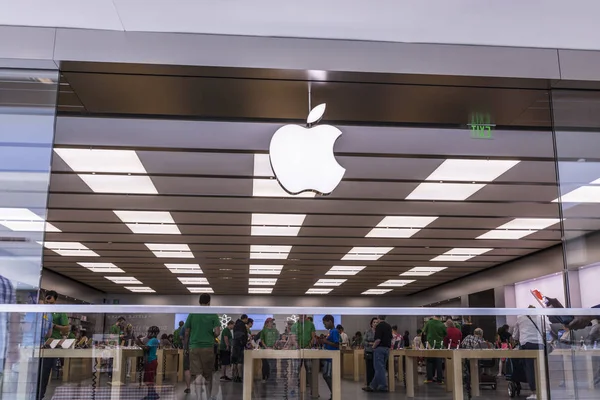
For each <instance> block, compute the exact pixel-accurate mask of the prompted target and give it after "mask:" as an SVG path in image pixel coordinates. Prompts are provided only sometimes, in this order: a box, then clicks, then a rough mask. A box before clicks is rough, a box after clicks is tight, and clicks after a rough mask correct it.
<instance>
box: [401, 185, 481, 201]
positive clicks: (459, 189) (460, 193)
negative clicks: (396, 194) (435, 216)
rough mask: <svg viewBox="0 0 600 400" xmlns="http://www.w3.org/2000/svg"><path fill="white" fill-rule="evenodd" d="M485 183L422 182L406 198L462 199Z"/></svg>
mask: <svg viewBox="0 0 600 400" xmlns="http://www.w3.org/2000/svg"><path fill="white" fill-rule="evenodd" d="M484 186H485V184H478V183H432V182H431V183H430V182H427V183H421V184H419V186H417V187H416V188H415V190H413V191H412V193H411V194H409V195H408V196H406V200H449V201H462V200H466V199H467V198H469V197H471V196H472V195H473V194H475V193H476V192H477V191H479V190H480V189H481V188H483V187H484Z"/></svg>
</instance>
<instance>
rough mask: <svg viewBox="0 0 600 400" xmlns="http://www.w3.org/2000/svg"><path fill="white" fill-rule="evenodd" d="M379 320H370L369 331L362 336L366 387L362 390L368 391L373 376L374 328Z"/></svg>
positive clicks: (374, 318) (375, 318)
mask: <svg viewBox="0 0 600 400" xmlns="http://www.w3.org/2000/svg"><path fill="white" fill-rule="evenodd" d="M378 322H379V320H378V319H377V317H373V318H371V322H370V323H369V329H367V330H366V331H365V334H364V335H363V347H364V348H365V355H364V357H365V366H366V371H367V374H366V375H367V385H366V386H365V387H363V388H362V389H363V390H365V391H366V390H368V388H369V386H370V385H371V381H372V380H373V376H374V375H375V369H374V368H373V343H374V342H375V327H376V326H377V323H378Z"/></svg>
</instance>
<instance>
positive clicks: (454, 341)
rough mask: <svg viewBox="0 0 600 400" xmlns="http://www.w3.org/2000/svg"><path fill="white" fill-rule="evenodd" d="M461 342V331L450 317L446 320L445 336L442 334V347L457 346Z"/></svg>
mask: <svg viewBox="0 0 600 400" xmlns="http://www.w3.org/2000/svg"><path fill="white" fill-rule="evenodd" d="M461 342H462V332H461V331H460V329H458V328H457V327H456V326H454V321H452V320H451V319H450V318H448V320H447V321H446V336H444V348H448V347H450V348H453V349H454V348H458V347H459V346H460V343H461Z"/></svg>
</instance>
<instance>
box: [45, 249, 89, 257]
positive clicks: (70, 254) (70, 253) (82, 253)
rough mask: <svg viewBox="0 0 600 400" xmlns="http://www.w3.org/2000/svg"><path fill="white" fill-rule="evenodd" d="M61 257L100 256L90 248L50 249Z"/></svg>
mask: <svg viewBox="0 0 600 400" xmlns="http://www.w3.org/2000/svg"><path fill="white" fill-rule="evenodd" d="M52 251H53V252H55V253H57V254H58V255H60V256H63V257H100V255H98V254H97V253H96V252H94V251H92V250H52Z"/></svg>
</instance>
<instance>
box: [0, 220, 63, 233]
mask: <svg viewBox="0 0 600 400" xmlns="http://www.w3.org/2000/svg"><path fill="white" fill-rule="evenodd" d="M0 225H3V226H5V227H6V228H8V229H10V230H11V231H15V232H61V230H60V229H58V228H57V227H55V226H54V225H52V224H51V223H49V222H44V221H1V220H0Z"/></svg>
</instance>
